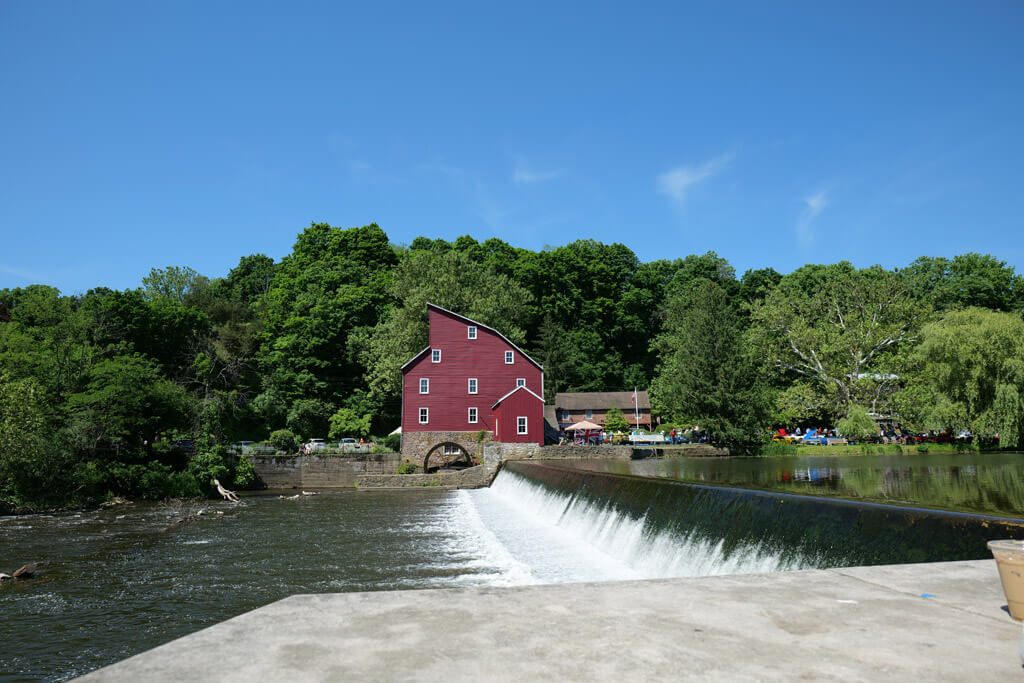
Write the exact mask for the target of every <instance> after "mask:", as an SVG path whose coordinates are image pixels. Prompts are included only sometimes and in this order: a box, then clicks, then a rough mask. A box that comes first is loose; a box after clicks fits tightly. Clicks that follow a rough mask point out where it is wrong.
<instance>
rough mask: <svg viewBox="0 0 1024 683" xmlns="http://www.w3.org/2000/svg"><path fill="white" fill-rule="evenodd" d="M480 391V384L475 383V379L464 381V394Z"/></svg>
mask: <svg viewBox="0 0 1024 683" xmlns="http://www.w3.org/2000/svg"><path fill="white" fill-rule="evenodd" d="M479 391H480V382H478V381H477V379H476V377H470V378H469V379H468V380H467V381H466V393H469V394H476V393H477V392H479Z"/></svg>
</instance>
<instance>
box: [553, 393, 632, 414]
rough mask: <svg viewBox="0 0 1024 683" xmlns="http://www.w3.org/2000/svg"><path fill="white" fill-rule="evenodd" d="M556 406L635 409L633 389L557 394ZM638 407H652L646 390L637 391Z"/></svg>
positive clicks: (566, 407) (591, 408)
mask: <svg viewBox="0 0 1024 683" xmlns="http://www.w3.org/2000/svg"><path fill="white" fill-rule="evenodd" d="M555 407H556V408H558V409H559V410H588V409H590V410H607V409H608V408H618V409H620V410H623V411H625V410H628V411H630V412H632V411H633V392H632V391H587V392H579V393H560V394H555ZM636 407H637V408H638V409H640V410H650V409H651V398H650V396H648V394H647V392H646V391H637V392H636Z"/></svg>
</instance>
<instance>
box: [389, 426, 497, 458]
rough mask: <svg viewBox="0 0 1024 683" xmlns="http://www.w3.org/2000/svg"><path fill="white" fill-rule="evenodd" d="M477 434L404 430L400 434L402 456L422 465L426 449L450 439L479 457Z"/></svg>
mask: <svg viewBox="0 0 1024 683" xmlns="http://www.w3.org/2000/svg"><path fill="white" fill-rule="evenodd" d="M477 434H479V432H406V433H403V434H402V457H403V458H405V459H406V460H411V461H412V462H414V463H416V464H418V465H420V466H422V465H423V458H424V457H426V455H427V451H429V450H430V449H431V448H433V447H434V446H436V445H437V444H439V443H444V442H446V441H450V442H451V443H457V444H459V445H460V446H462V447H463V448H465V449H466V450H467V451H468V452H469V454H470V455H472V456H476V457H478V458H480V457H481V455H482V454H481V452H480V442H479V441H477V438H476V435H477ZM485 443H486V442H485ZM431 460H433V457H431Z"/></svg>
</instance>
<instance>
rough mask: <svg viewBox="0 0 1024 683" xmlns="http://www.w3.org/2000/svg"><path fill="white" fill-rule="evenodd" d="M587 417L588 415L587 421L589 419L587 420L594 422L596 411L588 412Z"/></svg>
mask: <svg viewBox="0 0 1024 683" xmlns="http://www.w3.org/2000/svg"><path fill="white" fill-rule="evenodd" d="M585 415H586V417H585V419H587V420H593V419H594V411H593V410H588V411H587V412H586V413H585Z"/></svg>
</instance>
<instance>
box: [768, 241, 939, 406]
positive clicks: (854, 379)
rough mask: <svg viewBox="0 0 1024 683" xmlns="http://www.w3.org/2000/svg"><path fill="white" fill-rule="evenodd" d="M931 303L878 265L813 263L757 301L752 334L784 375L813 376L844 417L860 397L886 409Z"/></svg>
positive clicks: (790, 378)
mask: <svg viewBox="0 0 1024 683" xmlns="http://www.w3.org/2000/svg"><path fill="white" fill-rule="evenodd" d="M928 311H929V309H928V307H927V306H926V305H925V304H924V303H923V302H921V301H920V300H918V299H916V298H914V297H913V296H911V294H910V292H909V291H908V290H907V287H906V282H905V280H904V279H903V278H902V277H901V276H900V275H899V274H897V273H893V272H891V271H886V270H883V269H882V268H880V267H878V266H875V267H872V268H867V269H863V270H856V269H854V268H853V266H851V265H850V264H849V263H847V262H845V261H844V262H841V263H838V264H835V265H831V266H805V267H803V268H800V269H798V270H796V271H794V272H793V273H791V274H790V275H787V276H786V277H784V278H783V279H782V280H781V282H780V283H779V285H778V286H777V287H776V288H775V289H773V290H772V291H771V292H769V293H768V295H767V296H766V297H765V298H764V299H763V300H762V301H759V302H755V303H754V305H753V308H752V313H751V318H752V323H753V325H752V329H751V332H752V334H751V339H752V342H753V343H754V345H755V346H756V348H757V350H758V352H759V353H760V354H761V355H763V357H764V358H766V359H767V361H768V363H769V364H770V365H771V366H773V367H774V368H775V369H776V370H777V371H779V372H781V373H782V374H783V377H784V378H787V379H785V380H784V381H793V380H795V379H797V378H803V380H804V381H806V382H809V383H810V384H811V386H813V387H814V388H815V390H816V391H817V392H819V393H820V394H821V395H822V397H823V399H824V400H827V402H828V403H829V404H830V405H831V410H830V412H831V414H832V416H833V417H836V416H842V415H845V414H846V412H847V410H848V409H849V406H850V404H851V403H854V402H860V403H864V404H867V405H869V406H871V407H872V409H874V410H878V409H879V402H880V401H882V400H883V399H884V397H886V396H887V395H888V394H889V393H890V392H891V391H892V389H893V388H894V387H895V386H896V384H897V383H898V381H899V375H898V372H899V370H900V361H901V360H902V356H901V355H900V353H899V352H900V351H901V350H903V348H904V347H905V346H908V345H910V344H911V343H912V342H913V341H914V339H915V336H914V335H915V333H916V332H917V330H918V329H919V326H920V324H921V322H922V319H923V318H924V316H925V315H926V314H927V313H928Z"/></svg>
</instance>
